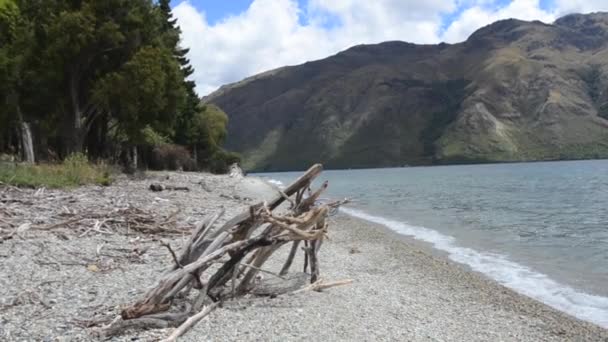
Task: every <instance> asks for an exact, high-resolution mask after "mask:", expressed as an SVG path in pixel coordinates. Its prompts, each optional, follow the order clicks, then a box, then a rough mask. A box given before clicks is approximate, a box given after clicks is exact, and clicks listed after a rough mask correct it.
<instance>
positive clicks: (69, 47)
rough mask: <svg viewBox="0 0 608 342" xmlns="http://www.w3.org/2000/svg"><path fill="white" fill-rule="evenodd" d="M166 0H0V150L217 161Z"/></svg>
mask: <svg viewBox="0 0 608 342" xmlns="http://www.w3.org/2000/svg"><path fill="white" fill-rule="evenodd" d="M180 34H181V31H180V29H179V27H178V26H177V25H176V20H175V19H173V17H172V14H171V8H170V6H169V0H159V1H152V0H0V154H9V155H21V156H24V157H28V153H27V151H26V150H27V149H28V142H27V140H28V139H29V137H31V139H29V140H31V141H33V150H34V152H35V153H34V155H35V158H36V160H43V161H44V160H61V159H63V158H65V157H66V156H68V155H70V154H72V153H85V154H86V155H87V156H88V157H89V159H93V160H95V159H105V160H110V161H113V162H121V163H123V164H125V165H131V166H133V167H135V166H136V165H137V163H138V162H139V166H140V167H142V166H143V167H150V168H183V169H209V170H212V171H218V172H220V171H223V170H224V169H225V168H226V166H227V165H228V164H230V163H232V162H234V161H236V160H237V159H238V158H237V156H236V155H234V154H232V153H229V152H226V151H224V150H223V149H222V148H221V144H222V142H223V140H224V138H225V136H226V124H227V121H228V118H227V116H226V114H225V113H224V112H222V111H221V110H220V109H219V108H217V107H214V106H206V105H201V103H200V100H199V98H198V96H197V94H196V93H195V89H194V88H195V84H194V82H193V81H191V80H189V79H188V77H189V76H190V75H191V74H192V73H193V71H194V70H193V68H192V66H191V65H190V62H189V60H188V59H187V58H186V53H187V52H188V49H184V48H181V47H180V45H179V41H180Z"/></svg>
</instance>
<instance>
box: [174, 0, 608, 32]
mask: <svg viewBox="0 0 608 342" xmlns="http://www.w3.org/2000/svg"><path fill="white" fill-rule="evenodd" d="M182 1H183V0H173V1H172V5H173V6H175V5H177V4H179V3H181V2H182ZM361 1H368V0H361ZM607 1H608V0H607ZM189 2H190V3H191V4H192V5H193V6H194V7H196V8H197V9H199V10H201V11H204V12H205V14H206V16H207V20H208V21H209V23H210V24H212V25H213V24H216V23H217V22H219V21H221V20H223V19H225V18H226V17H228V16H231V15H237V14H239V13H242V12H244V11H245V10H247V8H248V7H249V5H251V3H252V2H253V0H189ZM297 2H298V4H299V5H300V7H301V8H306V4H307V1H306V0H298V1H297ZM510 2H511V0H496V1H494V3H493V4H492V5H491V6H492V7H496V8H500V7H505V6H507V5H508V4H509V3H510ZM554 7H555V2H554V0H540V8H541V9H544V10H547V11H550V10H552V9H553V8H554ZM464 9H466V6H460V7H459V8H457V10H456V11H454V12H452V13H448V14H445V15H444V16H443V23H442V27H447V26H449V24H450V23H451V22H452V21H453V20H454V19H455V18H457V17H458V16H459V14H460V13H462V11H463V10H464ZM301 21H302V22H305V21H306V18H305V17H304V16H302V18H301ZM325 24H326V25H332V24H335V23H334V22H327V23H325Z"/></svg>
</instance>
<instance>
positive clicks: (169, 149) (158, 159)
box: [150, 144, 196, 171]
mask: <svg viewBox="0 0 608 342" xmlns="http://www.w3.org/2000/svg"><path fill="white" fill-rule="evenodd" d="M151 159H152V160H151V161H150V168H152V169H155V170H184V171H194V170H196V163H195V162H194V159H192V157H191V156H190V152H189V151H188V149H187V148H185V147H184V146H179V145H173V144H165V145H160V146H156V147H155V148H154V149H153V150H152V158H151Z"/></svg>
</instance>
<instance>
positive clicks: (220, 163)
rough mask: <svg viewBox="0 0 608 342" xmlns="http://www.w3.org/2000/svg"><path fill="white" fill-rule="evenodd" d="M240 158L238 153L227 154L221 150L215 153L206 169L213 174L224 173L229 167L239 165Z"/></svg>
mask: <svg viewBox="0 0 608 342" xmlns="http://www.w3.org/2000/svg"><path fill="white" fill-rule="evenodd" d="M240 161H241V157H240V155H239V154H238V153H235V152H228V151H225V150H223V149H219V150H217V151H215V153H213V154H212V155H211V158H209V160H208V163H207V165H208V169H209V171H211V172H213V173H220V174H222V173H226V172H228V168H229V167H230V165H232V164H234V163H239V162H240Z"/></svg>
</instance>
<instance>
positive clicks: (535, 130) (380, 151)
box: [204, 12, 608, 170]
mask: <svg viewBox="0 0 608 342" xmlns="http://www.w3.org/2000/svg"><path fill="white" fill-rule="evenodd" d="M204 101H206V102H210V103H214V104H216V105H218V106H220V107H221V108H222V109H223V110H224V111H225V112H226V113H227V114H228V116H229V118H230V122H229V124H228V140H227V148H230V149H232V150H235V151H237V152H240V153H242V154H243V156H244V161H245V163H244V166H245V168H247V169H250V170H290V169H298V168H304V167H306V165H308V164H310V163H312V162H318V161H320V162H324V163H325V164H326V165H327V166H328V167H333V168H349V167H383V166H400V165H403V164H445V163H460V162H503V161H526V160H554V159H579V158H604V157H608V129H607V128H608V121H607V120H606V118H608V13H602V12H598V13H592V14H572V15H568V16H565V17H562V18H559V19H558V20H556V21H555V22H554V23H553V24H545V23H542V22H539V21H533V22H527V21H521V20H516V19H506V20H501V21H498V22H495V23H493V24H490V25H487V26H485V27H482V28H480V29H479V30H477V31H476V32H474V33H473V34H472V35H471V36H470V37H469V39H467V40H466V41H464V42H462V43H457V44H446V43H441V44H437V45H416V44H411V43H406V42H400V41H390V42H383V43H379V44H367V45H357V46H353V47H351V48H349V49H346V50H344V51H342V52H339V53H337V54H335V55H333V56H330V57H328V58H325V59H322V60H317V61H311V62H307V63H304V64H301V65H298V66H288V67H282V68H278V69H274V70H270V71H268V72H265V73H262V74H258V75H255V76H253V77H249V78H247V79H245V80H243V81H240V82H237V83H233V84H230V85H226V86H223V87H222V88H221V89H220V90H218V91H217V92H215V93H212V94H210V95H209V96H207V97H206V98H205V99H204Z"/></svg>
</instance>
